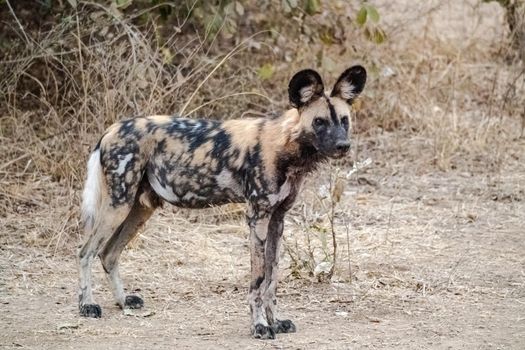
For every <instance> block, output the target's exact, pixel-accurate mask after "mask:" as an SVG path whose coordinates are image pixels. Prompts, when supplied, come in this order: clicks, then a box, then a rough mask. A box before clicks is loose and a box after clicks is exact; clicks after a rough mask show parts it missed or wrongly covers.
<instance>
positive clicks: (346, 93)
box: [339, 82, 355, 100]
mask: <svg viewBox="0 0 525 350" xmlns="http://www.w3.org/2000/svg"><path fill="white" fill-rule="evenodd" d="M354 89H355V86H353V85H352V84H350V83H348V82H343V83H341V86H340V87H339V92H340V97H341V98H343V99H345V100H350V99H352V98H354V97H355V94H354Z"/></svg>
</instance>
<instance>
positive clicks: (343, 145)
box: [335, 141, 350, 153]
mask: <svg viewBox="0 0 525 350" xmlns="http://www.w3.org/2000/svg"><path fill="white" fill-rule="evenodd" d="M335 148H336V149H337V151H339V152H341V153H343V152H348V150H349V149H350V142H348V141H340V142H338V143H336V145H335Z"/></svg>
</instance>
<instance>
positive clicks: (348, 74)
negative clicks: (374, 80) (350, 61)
mask: <svg viewBox="0 0 525 350" xmlns="http://www.w3.org/2000/svg"><path fill="white" fill-rule="evenodd" d="M343 81H346V82H348V83H349V84H351V85H352V86H353V90H352V93H353V95H354V97H352V98H351V99H349V100H347V101H346V102H348V103H350V104H352V102H353V101H354V98H355V97H357V95H359V94H360V93H361V91H363V89H364V87H365V83H366V69H365V68H364V67H363V66H353V67H350V68H348V69H347V70H345V71H344V72H343V73H342V74H341V75H340V76H339V78H338V79H337V82H336V83H335V85H334V89H333V90H332V93H331V95H330V96H339V95H340V93H341V90H340V85H341V83H342V82H343Z"/></svg>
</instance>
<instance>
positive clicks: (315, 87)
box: [288, 69, 324, 108]
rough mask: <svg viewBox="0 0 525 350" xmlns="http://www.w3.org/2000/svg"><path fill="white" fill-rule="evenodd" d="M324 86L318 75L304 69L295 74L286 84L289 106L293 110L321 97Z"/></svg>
mask: <svg viewBox="0 0 525 350" xmlns="http://www.w3.org/2000/svg"><path fill="white" fill-rule="evenodd" d="M323 93H324V85H323V81H322V79H321V76H320V75H319V73H317V72H316V71H314V70H312V69H305V70H302V71H300V72H298V73H296V74H295V75H294V76H293V78H292V80H290V83H289V84H288V96H289V98H290V104H291V105H292V107H294V108H301V107H303V106H306V105H308V104H310V103H312V102H313V101H315V100H317V99H318V98H319V97H321V96H323Z"/></svg>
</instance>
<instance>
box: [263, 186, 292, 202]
mask: <svg viewBox="0 0 525 350" xmlns="http://www.w3.org/2000/svg"><path fill="white" fill-rule="evenodd" d="M291 190H292V186H291V185H290V182H288V180H287V181H286V182H285V183H284V184H283V185H282V186H281V188H279V192H277V193H272V194H269V195H268V201H270V205H275V204H276V203H279V202H282V201H284V200H285V199H286V197H288V195H289V194H290V191H291Z"/></svg>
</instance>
